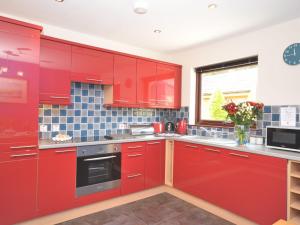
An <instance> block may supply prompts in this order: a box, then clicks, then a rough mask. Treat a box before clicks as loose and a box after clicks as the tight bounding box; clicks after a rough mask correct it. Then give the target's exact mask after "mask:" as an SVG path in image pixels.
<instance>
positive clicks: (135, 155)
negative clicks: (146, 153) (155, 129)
mask: <svg viewBox="0 0 300 225" xmlns="http://www.w3.org/2000/svg"><path fill="white" fill-rule="evenodd" d="M142 155H143V154H132V155H128V157H138V156H142Z"/></svg>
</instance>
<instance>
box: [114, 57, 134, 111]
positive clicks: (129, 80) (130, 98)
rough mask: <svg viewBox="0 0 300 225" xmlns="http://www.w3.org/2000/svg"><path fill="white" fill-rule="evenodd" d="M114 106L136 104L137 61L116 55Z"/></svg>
mask: <svg viewBox="0 0 300 225" xmlns="http://www.w3.org/2000/svg"><path fill="white" fill-rule="evenodd" d="M113 92H114V93H113V98H114V104H115V105H120V106H126V105H135V104H136V59H135V58H132V57H128V56H122V55H115V63H114V90H113Z"/></svg>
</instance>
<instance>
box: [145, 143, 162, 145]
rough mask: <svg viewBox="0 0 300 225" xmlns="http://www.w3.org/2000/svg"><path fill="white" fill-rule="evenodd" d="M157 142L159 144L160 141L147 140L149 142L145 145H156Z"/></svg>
mask: <svg viewBox="0 0 300 225" xmlns="http://www.w3.org/2000/svg"><path fill="white" fill-rule="evenodd" d="M158 144H160V142H149V143H147V145H158Z"/></svg>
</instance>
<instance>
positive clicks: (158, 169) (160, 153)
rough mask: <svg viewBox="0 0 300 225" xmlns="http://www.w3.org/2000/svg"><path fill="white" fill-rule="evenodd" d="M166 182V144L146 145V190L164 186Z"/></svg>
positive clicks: (155, 142)
mask: <svg viewBox="0 0 300 225" xmlns="http://www.w3.org/2000/svg"><path fill="white" fill-rule="evenodd" d="M164 181H165V142H164V141H149V142H147V143H146V161H145V188H153V187H156V186H159V185H163V184H164Z"/></svg>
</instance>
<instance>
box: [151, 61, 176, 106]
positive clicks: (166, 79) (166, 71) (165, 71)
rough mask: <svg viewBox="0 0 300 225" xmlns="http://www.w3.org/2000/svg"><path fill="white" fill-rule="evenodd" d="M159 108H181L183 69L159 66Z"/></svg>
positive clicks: (157, 99) (164, 65)
mask: <svg viewBox="0 0 300 225" xmlns="http://www.w3.org/2000/svg"><path fill="white" fill-rule="evenodd" d="M156 101H157V107H158V108H180V106H181V68H180V67H179V66H173V65H167V64H161V63H158V64H157V98H156Z"/></svg>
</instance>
